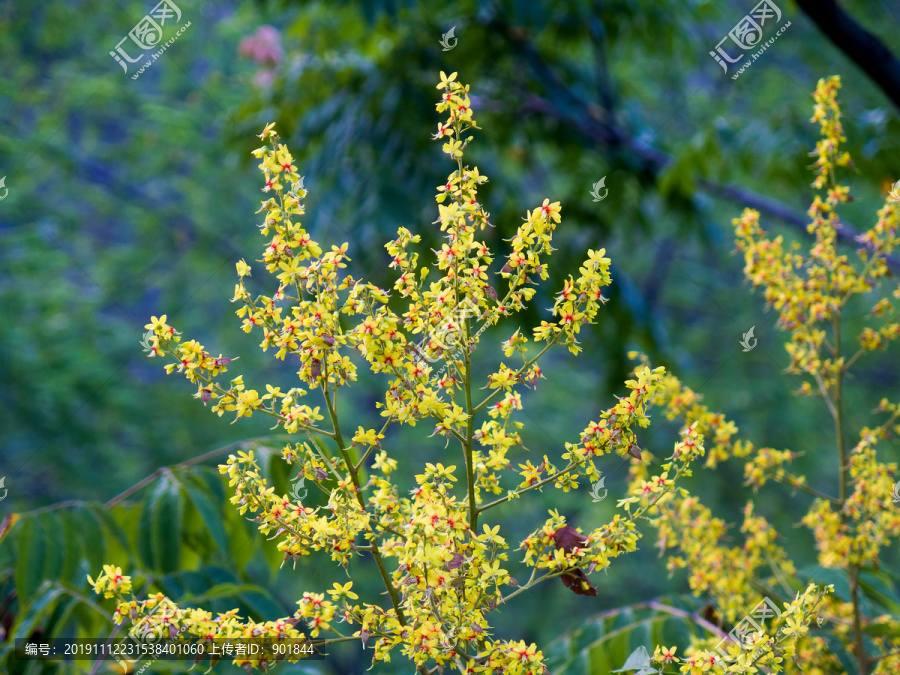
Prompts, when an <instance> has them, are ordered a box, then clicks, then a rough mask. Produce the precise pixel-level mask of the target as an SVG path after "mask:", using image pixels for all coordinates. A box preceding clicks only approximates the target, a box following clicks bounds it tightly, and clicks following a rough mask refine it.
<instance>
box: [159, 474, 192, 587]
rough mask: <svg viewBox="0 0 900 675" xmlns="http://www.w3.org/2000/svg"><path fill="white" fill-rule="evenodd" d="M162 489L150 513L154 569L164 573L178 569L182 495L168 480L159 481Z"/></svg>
mask: <svg viewBox="0 0 900 675" xmlns="http://www.w3.org/2000/svg"><path fill="white" fill-rule="evenodd" d="M161 482H162V483H163V485H164V489H163V491H162V494H161V495H160V497H159V499H158V500H157V501H156V503H155V504H154V508H153V511H152V513H151V520H152V525H151V527H152V533H151V540H152V542H153V548H154V550H155V553H156V556H155V561H156V569H158V570H159V571H160V572H162V573H164V574H169V573H171V572H175V571H176V570H178V566H179V563H180V561H181V522H182V518H183V516H184V496H183V495H182V492H181V489H180V487H179V486H178V485H177V484H175V483H173V482H172V481H170V480H167V479H163V480H162V481H161Z"/></svg>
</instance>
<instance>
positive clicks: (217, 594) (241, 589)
mask: <svg viewBox="0 0 900 675" xmlns="http://www.w3.org/2000/svg"><path fill="white" fill-rule="evenodd" d="M244 593H261V594H263V595H268V592H267V591H266V589H264V588H262V587H261V586H257V585H256V584H235V583H226V584H218V585H216V586H213V587H212V588H210V589H208V590H206V591H204V592H203V593H200V594H199V595H196V596H192V595H185V596H184V600H185V602H195V603H199V602H206V601H208V600H216V599H218V598H241V595H242V594H244ZM269 618H270V619H271V618H272V617H271V616H270V617H269Z"/></svg>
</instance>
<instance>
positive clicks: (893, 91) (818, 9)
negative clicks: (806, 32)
mask: <svg viewBox="0 0 900 675" xmlns="http://www.w3.org/2000/svg"><path fill="white" fill-rule="evenodd" d="M797 5H798V6H799V7H800V9H801V10H802V11H803V13H804V14H806V16H807V17H809V18H810V20H811V21H812V22H813V23H815V24H816V25H817V26H818V27H819V30H821V31H822V32H823V33H824V34H825V35H826V36H827V37H828V39H829V40H831V41H832V42H833V43H834V44H835V46H836V47H837V48H838V49H840V50H841V51H842V52H844V54H846V55H847V56H848V57H849V58H850V59H851V60H852V61H853V62H854V63H855V64H856V65H857V66H859V67H860V68H861V69H862V70H863V71H865V73H866V75H868V76H869V77H870V78H872V80H873V81H874V82H875V84H877V85H878V86H879V87H880V88H881V90H882V91H883V92H884V93H885V95H886V96H887V97H888V98H889V99H891V101H893V103H894V105H895V106H897V107H898V108H900V61H898V60H897V58H896V57H895V56H894V55H893V54H892V53H891V51H890V50H889V49H888V48H887V47H885V46H884V43H882V42H881V40H879V39H878V38H877V37H875V36H874V35H872V34H871V33H870V32H869V31H867V30H866V29H865V28H863V27H862V26H861V25H860V24H859V23H857V22H856V20H855V19H854V18H853V17H852V16H850V15H849V14H848V13H847V12H845V11H844V9H843V8H842V7H840V5H838V4H837V2H836V0H797Z"/></svg>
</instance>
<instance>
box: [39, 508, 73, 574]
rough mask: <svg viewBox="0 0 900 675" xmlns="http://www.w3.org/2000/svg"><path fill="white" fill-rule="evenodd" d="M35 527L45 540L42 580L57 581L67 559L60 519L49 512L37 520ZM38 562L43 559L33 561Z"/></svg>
mask: <svg viewBox="0 0 900 675" xmlns="http://www.w3.org/2000/svg"><path fill="white" fill-rule="evenodd" d="M35 525H36V526H37V527H38V528H39V529H40V530H41V535H42V536H43V537H44V540H45V543H44V557H43V560H42V562H43V569H42V572H41V574H42V576H41V578H42V579H51V580H53V581H56V580H57V579H58V578H59V576H60V573H61V572H62V568H63V559H64V557H65V548H64V546H65V544H64V543H63V541H64V538H63V531H62V527H61V526H60V521H59V517H58V516H57V514H56V512H55V511H47V512H46V513H42V514H41V515H40V516H38V517H37V518H35ZM37 560H41V558H37V559H32V561H31V562H32V564H34V563H35V562H36V561H37Z"/></svg>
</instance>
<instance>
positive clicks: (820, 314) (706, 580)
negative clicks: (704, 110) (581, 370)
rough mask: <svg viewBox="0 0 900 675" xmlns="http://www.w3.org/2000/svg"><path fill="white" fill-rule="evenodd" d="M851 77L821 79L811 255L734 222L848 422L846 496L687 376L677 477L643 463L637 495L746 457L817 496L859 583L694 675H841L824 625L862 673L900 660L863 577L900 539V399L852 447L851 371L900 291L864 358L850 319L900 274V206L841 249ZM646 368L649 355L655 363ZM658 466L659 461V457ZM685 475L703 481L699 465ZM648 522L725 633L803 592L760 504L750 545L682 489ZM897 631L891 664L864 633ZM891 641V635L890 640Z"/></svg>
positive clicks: (810, 601) (798, 369)
mask: <svg viewBox="0 0 900 675" xmlns="http://www.w3.org/2000/svg"><path fill="white" fill-rule="evenodd" d="M839 88H840V80H839V79H838V78H830V79H828V80H822V81H820V82H819V85H818V88H817V90H816V93H815V101H816V105H815V114H814V116H813V121H814V122H818V123H819V125H820V129H821V133H822V140H821V141H820V142H819V143H818V144H817V146H816V151H815V152H814V153H813V155H814V157H815V158H816V161H815V164H814V170H815V173H816V178H815V181H814V182H813V186H814V187H815V188H817V189H819V190H820V191H821V194H819V195H816V197H815V198H814V201H813V204H812V207H811V208H810V210H809V216H810V219H811V222H810V224H809V228H808V229H809V233H810V234H811V235H813V237H814V238H815V241H814V242H813V244H812V245H811V246H810V247H809V250H808V251H805V252H804V251H802V250H801V249H802V246H801V245H800V243H797V242H795V243H792V244H787V243H786V242H785V241H784V238H783V237H781V236H778V237H774V238H773V237H770V236H769V235H767V234H766V232H765V231H764V230H763V229H762V227H761V226H760V223H759V213H757V212H756V211H753V210H750V209H748V210H746V211H745V212H744V213H743V215H742V216H741V217H740V218H738V219H735V220H734V225H735V231H736V237H737V247H738V249H739V250H740V251H742V252H743V253H744V262H745V268H744V271H745V275H746V277H747V279H748V280H750V281H751V282H752V284H753V285H754V287H761V288H762V289H763V291H764V296H765V300H766V303H767V305H769V306H770V307H772V308H774V309H775V310H776V311H777V312H778V326H779V328H781V329H783V330H785V331H786V332H787V333H788V334H789V338H788V341H787V343H786V350H787V353H788V355H789V357H790V367H789V370H790V371H791V372H794V373H801V374H805V375H806V376H807V377H808V378H809V379H808V381H806V382H805V383H804V385H803V387H802V388H801V389H800V392H799V393H801V394H806V395H817V396H820V397H821V398H822V399H823V400H824V402H825V404H826V406H827V407H828V410H829V412H830V413H831V415H832V417H833V419H834V423H835V438H836V442H835V449H836V451H837V455H838V462H837V464H838V480H837V482H838V494H837V495H836V496H832V495H829V494H827V493H826V492H824V491H821V490H818V489H815V488H813V487H812V486H810V485H809V483H808V481H807V478H806V477H805V476H803V475H798V474H796V473H793V472H792V471H791V464H792V463H793V461H794V460H795V459H796V458H797V457H798V456H799V455H800V454H801V453H798V452H795V451H791V450H786V449H775V448H757V447H755V446H754V445H753V444H752V443H750V442H748V441H744V440H739V439H738V438H737V433H738V429H737V427H736V426H735V424H734V423H733V422H730V421H728V420H727V419H726V418H725V417H724V416H722V415H720V414H717V413H714V412H711V411H710V410H709V409H708V408H707V407H706V406H705V405H703V404H702V403H701V399H700V397H699V395H697V394H696V393H695V392H693V391H691V390H690V389H689V388H687V387H686V386H684V385H683V384H682V383H681V382H680V381H679V380H678V379H677V378H676V377H675V376H673V375H671V374H665V375H663V376H662V378H661V379H660V382H659V384H658V386H657V387H656V392H655V394H654V396H653V399H652V401H651V403H652V405H655V406H659V407H661V408H663V409H665V411H666V413H667V415H668V417H669V419H679V420H680V421H681V423H682V425H683V426H682V430H681V433H682V437H683V439H684V440H683V441H682V442H681V443H679V444H678V445H676V451H675V454H674V455H673V457H670V458H668V460H667V462H666V463H664V464H663V465H662V468H663V469H664V472H663V473H662V474H660V475H657V476H650V470H649V468H648V467H647V466H646V465H645V464H640V463H637V462H635V463H634V464H633V466H632V471H631V476H632V481H631V490H632V493H633V494H634V495H635V497H632V499H633V500H635V499H637V498H638V496H645V497H646V496H649V495H653V494H654V492H655V491H657V490H659V489H664V487H663V486H664V484H665V481H666V479H667V477H668V474H667V473H666V472H667V471H671V470H672V469H673V461H675V460H683V461H685V462H686V464H687V463H689V462H690V460H691V459H694V458H697V457H699V456H702V455H703V454H704V446H708V448H709V449H708V450H707V451H706V463H705V464H706V467H707V468H714V467H716V466H717V465H718V464H719V463H721V462H724V461H727V460H731V459H737V460H742V461H743V462H744V476H745V478H746V484H747V485H748V486H752V488H753V489H754V491H757V490H759V489H760V488H762V487H763V486H765V485H766V484H767V483H769V482H770V481H771V482H774V483H777V484H781V485H784V486H787V487H789V488H791V489H792V490H793V491H794V492H795V493H796V492H800V491H802V492H805V493H808V494H809V495H812V497H813V498H814V499H813V500H812V503H811V505H810V506H809V509H808V511H807V512H806V514H805V515H804V516H803V517H802V519H801V523H802V524H803V525H805V526H806V527H807V528H808V529H809V530H810V531H811V533H812V536H813V537H814V539H815V543H816V546H817V548H818V553H819V555H818V562H819V564H820V565H821V566H822V567H828V568H833V569H837V570H841V571H842V572H843V573H845V574H846V578H847V581H848V582H849V584H848V585H849V588H850V597H849V600H845V599H844V598H842V599H838V598H836V597H834V596H832V595H829V596H826V595H824V593H825V592H826V591H827V590H830V589H818V588H816V587H815V586H812V585H811V586H810V587H809V588H807V590H806V592H805V593H803V594H797V596H796V597H795V600H794V601H793V602H791V603H787V602H783V605H784V607H785V611H784V612H783V615H782V616H781V618H780V621H779V626H780V628H779V629H778V631H777V633H771V632H768V629H767V632H763V633H762V634H758V635H756V636H755V637H754V640H755V642H754V643H753V644H754V645H756V648H755V649H752V650H747V649H742V648H741V646H740V645H736V644H734V643H733V642H730V643H728V644H729V645H730V646H727V647H726V650H727V651H728V653H729V656H728V658H725V659H724V660H723V658H722V656H721V653H718V654H717V653H716V652H715V651H712V650H710V646H709V644H707V642H706V641H695V643H694V644H692V645H691V647H690V648H689V650H688V653H687V656H686V657H684V658H683V659H680V662H681V672H682V673H690V674H691V675H695V674H699V673H706V672H709V671H717V672H728V673H753V672H759V669H760V668H763V667H767V668H770V669H771V670H772V672H781V671H782V670H783V669H784V668H785V664H786V663H787V662H788V661H790V660H794V661H798V662H800V663H802V670H803V672H811V673H822V674H823V675H824V673H828V672H834V671H836V670H842V669H843V666H842V665H841V664H840V662H839V660H838V657H837V651H836V650H835V645H834V644H833V643H828V642H826V640H825V638H823V637H821V636H812V635H808V631H809V626H810V623H811V622H812V621H813V620H815V622H816V623H817V624H818V625H820V626H821V625H826V624H827V625H828V627H829V630H830V631H831V632H832V634H833V635H835V636H837V637H838V638H839V640H840V643H841V648H842V649H843V650H845V652H844V653H846V654H850V655H852V658H853V659H854V660H855V661H856V663H857V664H858V666H859V668H860V672H870V673H872V672H875V673H888V672H892V668H896V666H897V663H898V661H897V658H896V652H897V649H898V648H900V640H897V639H895V638H894V637H893V636H895V635H896V632H895V628H896V626H897V625H898V621H897V619H896V617H890V616H881V617H867V616H866V615H865V611H864V610H865V606H864V604H863V602H862V600H861V597H860V595H861V591H860V588H861V587H860V575H861V574H862V572H863V571H864V570H866V569H873V568H877V566H878V561H879V558H880V555H881V553H882V552H883V551H884V550H885V549H887V548H888V547H889V546H890V545H891V544H892V543H893V542H895V541H896V540H897V538H898V537H900V512H898V510H897V509H896V508H892V504H891V501H892V495H891V493H892V481H893V480H894V479H895V478H896V475H897V464H895V463H884V462H882V461H879V459H878V457H877V455H876V447H877V446H878V444H879V443H880V442H882V441H884V440H885V439H887V438H888V437H889V436H891V435H892V434H896V433H898V432H900V425H898V424H897V419H898V417H900V404H898V403H897V402H891V401H889V400H886V399H885V400H883V401H882V402H881V404H880V405H879V407H878V409H877V410H876V411H875V413H876V414H877V415H879V416H880V423H879V424H877V426H873V427H865V428H863V429H861V430H860V431H859V441H858V442H857V443H856V445H855V446H854V447H852V448H848V447H847V446H846V445H845V438H846V437H847V436H848V435H849V434H848V428H847V419H846V413H845V410H844V408H845V397H846V395H845V392H844V376H845V375H846V373H847V372H848V370H849V369H850V368H851V366H852V365H853V364H854V363H855V362H856V361H857V360H858V359H859V358H861V357H862V356H864V355H865V354H866V353H868V352H871V351H873V350H875V349H881V348H884V347H885V346H886V345H887V344H888V343H889V342H890V341H891V340H893V339H895V338H896V337H897V336H898V335H900V324H898V323H897V322H896V316H895V313H894V308H893V304H892V302H891V298H897V297H900V288H894V289H893V290H892V291H891V292H890V294H889V295H888V294H886V293H883V292H882V293H880V296H879V295H877V294H876V300H875V301H874V303H873V305H872V306H873V310H872V312H871V315H870V317H871V318H873V319H874V320H875V321H876V325H875V326H871V327H867V328H865V329H864V330H863V331H862V333H861V335H860V336H859V343H860V346H859V348H858V349H857V350H856V352H855V353H853V354H852V355H851V356H849V357H848V356H845V355H844V353H843V351H842V349H844V348H845V345H844V344H842V339H841V338H842V335H841V328H842V314H844V313H845V312H844V309H845V307H846V306H847V304H848V302H850V300H851V298H853V297H854V296H861V295H867V294H875V293H876V291H879V290H880V289H879V288H878V286H879V285H880V284H881V282H883V281H884V280H885V279H886V277H888V276H889V273H888V265H887V256H888V254H890V253H891V251H892V250H894V248H895V247H896V244H897V234H896V233H897V224H898V207H897V205H896V204H894V203H891V202H887V203H886V204H885V205H884V207H883V208H882V209H881V210H880V211H879V213H878V220H877V222H876V223H875V225H874V226H873V227H872V228H871V229H870V230H868V231H867V232H865V233H863V234H862V235H860V236H859V237H858V238H857V241H858V242H859V243H861V244H863V245H864V247H863V248H860V249H859V250H858V251H857V257H858V258H859V263H856V264H854V263H851V260H850V257H849V256H847V255H844V254H841V253H840V252H839V251H838V246H837V231H838V229H839V227H840V226H841V225H840V221H839V219H838V216H837V213H836V212H837V209H838V207H839V206H840V205H841V204H843V203H844V202H846V201H848V199H849V188H848V187H846V186H843V185H839V184H838V183H837V182H836V177H835V176H836V169H838V168H840V167H844V166H852V162H851V159H850V157H849V155H848V154H847V153H846V152H844V151H842V150H841V144H842V143H843V142H845V141H846V139H845V138H844V136H843V128H842V125H841V118H840V109H839V107H838V104H837V92H838V90H839ZM643 362H644V365H642V366H641V367H646V360H645V359H644V360H643ZM644 459H652V457H651V456H650V455H649V453H645V454H644ZM677 474H678V475H690V469H689V468H688V467H687V466H686V465H685V466H684V467H681V468H680V469H678V470H677ZM646 516H647V518H649V520H650V522H651V523H652V524H653V525H654V526H655V527H656V528H657V530H658V545H659V547H660V549H661V550H662V551H663V552H665V553H668V566H669V569H670V571H671V572H673V573H674V572H676V571H679V570H685V571H686V572H687V574H688V583H689V584H690V587H691V589H692V591H694V593H696V594H698V595H699V594H701V593H704V594H707V595H708V597H710V598H711V600H713V602H714V605H715V608H716V611H717V613H718V615H719V617H718V618H719V621H720V623H721V624H722V625H732V624H735V623H737V622H738V621H739V620H740V619H741V616H742V615H743V614H744V613H745V612H746V611H747V609H748V608H749V607H752V606H753V605H754V604H755V602H756V600H757V598H758V597H759V593H760V591H764V592H765V594H766V595H767V596H769V597H776V598H782V599H784V598H785V595H784V591H788V592H790V591H791V588H795V587H798V586H799V584H800V580H799V579H797V572H796V568H795V566H794V564H793V562H792V561H791V560H790V559H789V558H788V555H787V553H786V551H785V550H784V548H783V546H782V545H780V543H779V539H780V535H779V534H778V533H777V532H776V531H775V530H774V528H773V527H772V526H771V525H770V524H769V523H768V522H767V521H766V520H765V519H764V518H763V517H761V516H760V515H758V514H757V513H756V512H755V507H754V503H753V501H748V502H747V504H746V506H745V508H744V519H743V523H742V525H741V527H740V534H741V535H742V536H741V538H742V540H743V541H742V543H738V544H737V545H734V544H732V543H731V542H730V541H729V528H728V526H727V525H726V522H725V521H724V520H723V519H720V518H716V517H714V515H713V513H712V512H711V511H710V509H708V508H707V507H706V506H704V505H703V504H702V503H701V501H700V500H699V499H698V498H697V497H695V496H693V495H691V494H689V493H688V492H687V491H686V490H685V489H683V488H680V489H678V490H674V491H670V492H668V493H667V494H664V495H662V496H661V497H660V498H659V499H658V500H656V501H655V502H654V503H653V504H651V505H650V506H648V507H647V509H646ZM869 631H871V633H872V634H873V635H878V636H883V637H879V638H878V640H877V641H876V642H877V643H878V644H877V647H878V648H879V650H880V652H881V654H882V656H878V657H873V656H872V655H871V654H870V653H867V652H868V649H869V646H868V644H867V639H864V637H863V636H864V635H865V634H866V633H867V632H869ZM888 636H890V637H888ZM654 660H655V662H656V663H660V664H663V665H665V664H666V663H667V662H668V661H675V662H677V661H679V659H678V658H677V657H674V655H672V654H670V653H669V652H668V651H666V650H662V651H660V650H657V652H656V654H655V655H654Z"/></svg>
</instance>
